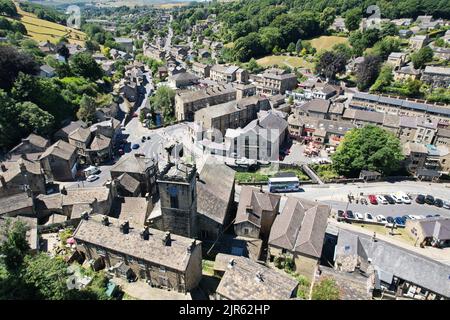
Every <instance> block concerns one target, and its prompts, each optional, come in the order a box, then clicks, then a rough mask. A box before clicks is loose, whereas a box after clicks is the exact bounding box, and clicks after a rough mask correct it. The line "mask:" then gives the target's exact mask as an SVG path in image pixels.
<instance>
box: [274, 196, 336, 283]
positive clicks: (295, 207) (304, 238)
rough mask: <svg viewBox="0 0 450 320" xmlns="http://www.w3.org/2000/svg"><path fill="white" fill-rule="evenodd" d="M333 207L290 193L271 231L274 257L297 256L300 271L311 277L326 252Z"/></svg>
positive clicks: (296, 266) (297, 269)
mask: <svg viewBox="0 0 450 320" xmlns="http://www.w3.org/2000/svg"><path fill="white" fill-rule="evenodd" d="M330 211H331V208H330V206H328V205H325V204H321V203H318V202H313V201H309V200H304V199H297V198H292V197H289V198H288V200H287V202H286V204H285V206H284V208H283V210H282V211H281V213H280V214H279V215H277V217H276V219H275V222H274V223H273V225H272V229H271V231H270V237H269V257H270V259H274V258H275V257H276V258H279V259H286V258H287V257H289V258H291V259H293V260H294V262H295V269H296V272H297V273H299V274H301V275H304V276H306V277H307V278H308V279H310V280H311V279H312V278H313V277H314V274H315V272H316V269H317V265H318V263H319V259H320V257H321V255H322V247H323V243H324V237H325V230H326V228H327V220H328V216H329V215H330Z"/></svg>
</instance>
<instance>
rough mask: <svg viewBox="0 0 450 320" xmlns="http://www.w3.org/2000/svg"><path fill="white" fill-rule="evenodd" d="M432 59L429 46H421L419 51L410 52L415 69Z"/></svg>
mask: <svg viewBox="0 0 450 320" xmlns="http://www.w3.org/2000/svg"><path fill="white" fill-rule="evenodd" d="M432 60H433V50H432V49H431V48H430V47H423V48H422V49H420V50H419V51H417V52H415V53H413V54H411V61H412V63H413V65H414V68H415V69H422V68H423V67H424V66H425V64H426V63H427V62H430V61H432Z"/></svg>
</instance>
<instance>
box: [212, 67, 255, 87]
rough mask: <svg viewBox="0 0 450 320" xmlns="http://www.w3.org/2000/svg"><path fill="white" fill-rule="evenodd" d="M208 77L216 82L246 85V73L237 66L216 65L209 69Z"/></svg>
mask: <svg viewBox="0 0 450 320" xmlns="http://www.w3.org/2000/svg"><path fill="white" fill-rule="evenodd" d="M209 77H210V78H211V80H213V81H216V82H235V81H236V82H239V83H246V82H247V81H248V72H247V70H245V69H242V68H240V67H238V66H233V65H222V64H216V65H214V66H212V67H211V70H210V75H209Z"/></svg>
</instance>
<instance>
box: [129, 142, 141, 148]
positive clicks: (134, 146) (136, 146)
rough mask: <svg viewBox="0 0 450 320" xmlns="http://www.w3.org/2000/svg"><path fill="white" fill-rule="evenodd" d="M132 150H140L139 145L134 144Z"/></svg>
mask: <svg viewBox="0 0 450 320" xmlns="http://www.w3.org/2000/svg"><path fill="white" fill-rule="evenodd" d="M131 148H132V149H139V145H138V144H137V143H135V144H133V145H132V146H131Z"/></svg>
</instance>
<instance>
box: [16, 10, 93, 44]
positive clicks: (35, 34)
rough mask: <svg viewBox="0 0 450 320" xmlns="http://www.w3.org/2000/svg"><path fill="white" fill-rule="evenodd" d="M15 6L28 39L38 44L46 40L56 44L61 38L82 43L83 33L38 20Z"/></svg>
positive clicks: (84, 36)
mask: <svg viewBox="0 0 450 320" xmlns="http://www.w3.org/2000/svg"><path fill="white" fill-rule="evenodd" d="M16 6H17V12H18V13H19V14H20V15H21V17H20V22H22V23H23V24H24V26H25V28H26V29H27V32H28V36H29V37H30V38H32V39H34V40H36V41H38V42H41V41H47V40H48V41H50V42H53V43H56V42H57V41H58V40H59V39H60V38H61V37H63V36H66V37H67V39H68V40H69V42H70V43H74V44H83V43H84V40H85V38H86V35H85V34H84V33H83V32H81V31H79V30H76V29H73V28H68V27H66V26H62V25H60V24H57V23H53V22H50V21H46V20H42V19H39V18H37V17H36V16H35V15H34V14H32V13H28V12H25V11H23V10H22V9H20V7H19V6H18V5H16Z"/></svg>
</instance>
